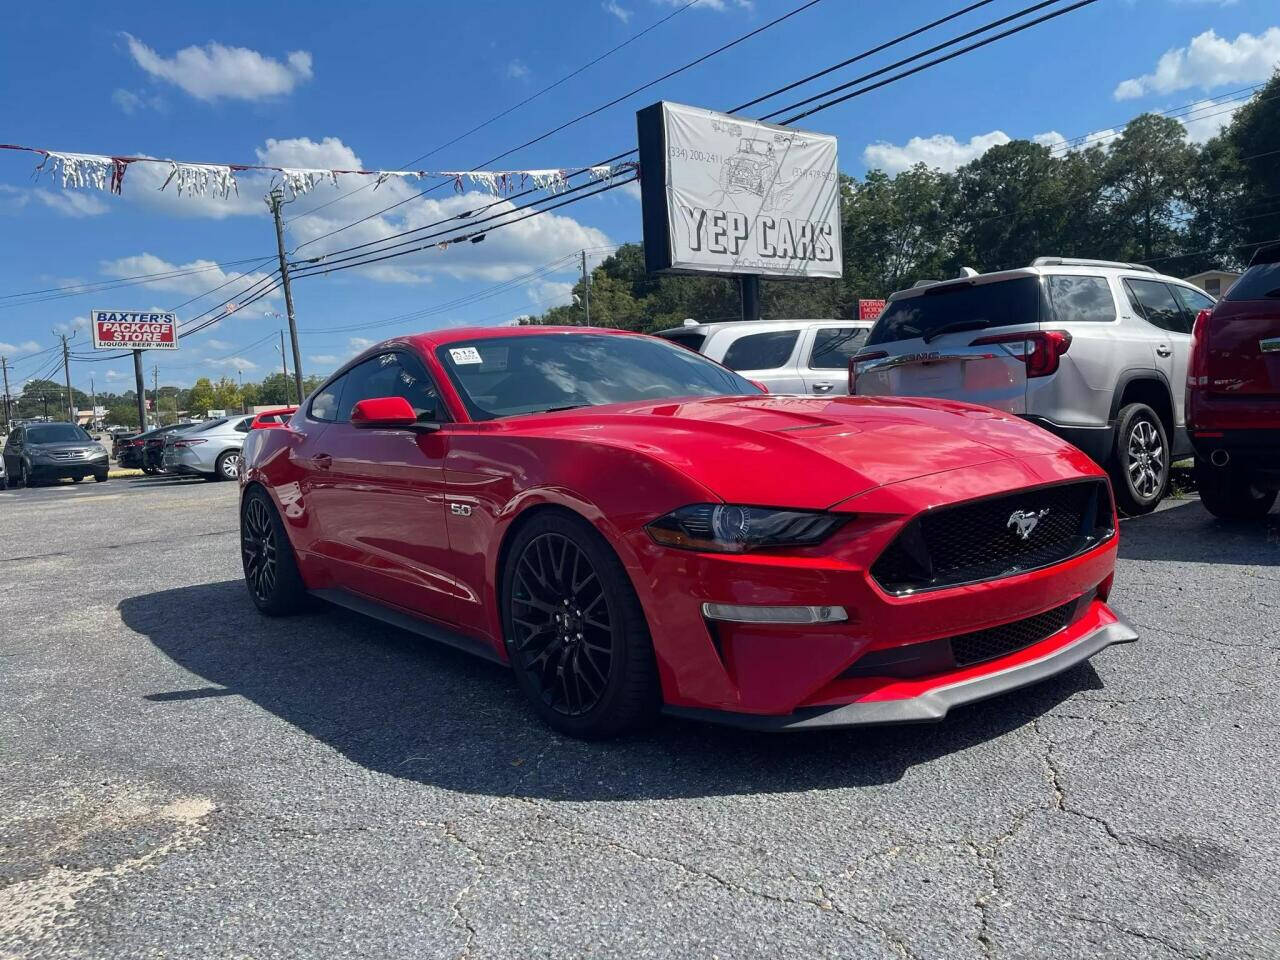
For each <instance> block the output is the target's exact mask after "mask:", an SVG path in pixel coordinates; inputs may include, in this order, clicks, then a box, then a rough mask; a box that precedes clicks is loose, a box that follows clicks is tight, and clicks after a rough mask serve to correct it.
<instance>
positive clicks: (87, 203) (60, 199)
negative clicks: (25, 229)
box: [32, 187, 111, 217]
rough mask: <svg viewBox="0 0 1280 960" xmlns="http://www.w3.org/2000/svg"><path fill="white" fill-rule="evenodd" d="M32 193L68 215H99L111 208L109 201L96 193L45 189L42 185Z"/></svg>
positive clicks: (54, 208) (48, 205)
mask: <svg viewBox="0 0 1280 960" xmlns="http://www.w3.org/2000/svg"><path fill="white" fill-rule="evenodd" d="M32 193H34V194H35V197H36V199H37V200H39V201H40V202H41V203H43V204H44V205H45V206H46V207H48V208H49V209H51V210H56V211H57V212H58V213H60V214H62V215H63V216H66V217H97V216H101V215H102V214H104V213H106V212H107V211H108V210H110V209H111V207H110V205H109V204H108V203H107V201H105V200H104V199H102V197H100V196H98V195H97V194H96V193H82V192H80V191H78V190H45V189H43V188H42V187H36V188H35V189H34V190H33V191H32Z"/></svg>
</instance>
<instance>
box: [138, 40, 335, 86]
mask: <svg viewBox="0 0 1280 960" xmlns="http://www.w3.org/2000/svg"><path fill="white" fill-rule="evenodd" d="M124 37H125V39H126V41H127V42H128V44H129V55H130V56H132V57H133V60H134V62H135V63H136V64H137V65H138V66H140V67H141V68H142V69H143V70H145V71H146V72H147V73H149V74H150V75H151V76H153V77H156V78H157V79H160V80H166V81H168V82H169V83H172V84H175V85H176V86H178V87H180V88H182V89H183V90H185V91H186V92H187V93H189V94H191V96H193V97H195V98H197V99H198V100H206V101H213V100H217V99H219V98H220V97H226V98H229V99H234V100H261V99H264V98H266V97H275V96H280V95H282V94H286V93H290V92H292V91H293V89H294V88H295V87H297V86H298V84H300V83H303V82H304V81H307V80H310V79H311V54H310V53H307V52H306V51H305V50H296V51H294V52H293V53H290V54H288V55H287V56H286V57H285V60H284V62H283V63H282V62H281V61H279V60H275V59H273V58H272V57H267V56H263V55H262V54H261V53H258V52H257V51H256V50H249V49H248V48H246V47H226V46H223V45H222V44H220V43H215V42H210V43H207V44H205V45H204V46H203V47H196V46H191V47H184V48H183V49H181V50H179V51H178V52H177V53H175V54H174V55H173V56H172V57H169V58H165V57H162V56H161V55H160V54H158V53H156V52H155V51H154V50H152V49H151V48H150V47H149V46H147V45H146V44H145V43H143V42H142V41H141V40H139V39H138V38H137V37H134V36H133V35H132V34H128V33H126V34H124Z"/></svg>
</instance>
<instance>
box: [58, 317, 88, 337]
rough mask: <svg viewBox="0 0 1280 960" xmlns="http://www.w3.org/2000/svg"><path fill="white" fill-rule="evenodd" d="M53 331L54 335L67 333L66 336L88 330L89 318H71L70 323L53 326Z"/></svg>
mask: <svg viewBox="0 0 1280 960" xmlns="http://www.w3.org/2000/svg"><path fill="white" fill-rule="evenodd" d="M53 329H54V332H55V333H68V334H73V333H75V332H76V331H77V330H88V329H89V318H88V317H73V318H72V319H71V322H70V323H55V324H54V325H53Z"/></svg>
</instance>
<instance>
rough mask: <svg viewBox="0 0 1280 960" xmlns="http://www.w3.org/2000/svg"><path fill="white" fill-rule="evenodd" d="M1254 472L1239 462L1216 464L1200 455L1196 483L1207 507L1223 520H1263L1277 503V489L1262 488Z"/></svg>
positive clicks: (1197, 461) (1201, 499) (1202, 501)
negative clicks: (1254, 482) (1208, 461)
mask: <svg viewBox="0 0 1280 960" xmlns="http://www.w3.org/2000/svg"><path fill="white" fill-rule="evenodd" d="M1253 481H1254V477H1253V474H1252V473H1251V472H1250V471H1248V470H1244V469H1242V468H1240V467H1237V466H1231V465H1228V466H1225V467H1215V466H1214V465H1213V464H1211V463H1207V462H1206V461H1204V460H1201V459H1200V458H1199V457H1196V487H1197V488H1198V489H1199V491H1200V502H1201V503H1203V504H1204V508H1205V509H1206V510H1208V511H1209V512H1210V513H1212V514H1213V515H1214V516H1215V517H1217V518H1218V519H1220V520H1261V519H1262V518H1263V517H1265V516H1266V515H1267V514H1268V513H1270V512H1271V508H1272V507H1273V506H1275V503H1276V496H1277V492H1276V491H1275V490H1259V489H1258V488H1257V487H1255V486H1254V485H1253Z"/></svg>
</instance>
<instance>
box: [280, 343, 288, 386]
mask: <svg viewBox="0 0 1280 960" xmlns="http://www.w3.org/2000/svg"><path fill="white" fill-rule="evenodd" d="M280 366H281V367H283V368H284V382H285V384H286V386H287V384H288V383H289V361H288V359H287V358H286V357H285V352H284V331H283V330H281V331H280Z"/></svg>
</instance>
